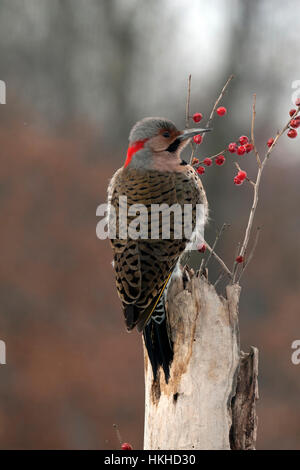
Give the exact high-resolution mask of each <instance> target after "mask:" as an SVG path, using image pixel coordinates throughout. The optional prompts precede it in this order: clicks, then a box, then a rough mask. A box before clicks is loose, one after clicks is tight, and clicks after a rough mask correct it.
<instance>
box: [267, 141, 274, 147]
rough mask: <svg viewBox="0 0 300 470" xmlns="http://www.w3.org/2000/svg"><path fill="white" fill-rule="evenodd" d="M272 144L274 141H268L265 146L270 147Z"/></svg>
mask: <svg viewBox="0 0 300 470" xmlns="http://www.w3.org/2000/svg"><path fill="white" fill-rule="evenodd" d="M273 143H274V139H269V140H268V142H267V146H268V147H272V145H273Z"/></svg>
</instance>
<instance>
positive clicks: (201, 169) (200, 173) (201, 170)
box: [197, 166, 205, 175]
mask: <svg viewBox="0 0 300 470" xmlns="http://www.w3.org/2000/svg"><path fill="white" fill-rule="evenodd" d="M197 173H198V174H199V175H203V173H205V168H204V166H198V168H197Z"/></svg>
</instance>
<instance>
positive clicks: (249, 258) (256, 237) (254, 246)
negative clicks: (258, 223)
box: [238, 227, 261, 282]
mask: <svg viewBox="0 0 300 470" xmlns="http://www.w3.org/2000/svg"><path fill="white" fill-rule="evenodd" d="M260 230H261V229H260V227H257V231H256V236H255V240H254V244H253V247H252V250H251V252H250V255H249V257H248V258H247V260H246V261H245V264H244V266H243V269H242V270H241V273H240V275H239V278H238V282H240V280H241V277H242V275H243V274H244V272H245V269H246V268H247V266H248V264H249V263H250V261H251V260H252V258H253V255H254V252H255V250H256V247H257V243H258V239H259V235H260Z"/></svg>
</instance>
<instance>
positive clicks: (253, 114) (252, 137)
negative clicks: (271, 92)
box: [251, 93, 261, 168]
mask: <svg viewBox="0 0 300 470" xmlns="http://www.w3.org/2000/svg"><path fill="white" fill-rule="evenodd" d="M255 117H256V93H254V95H253V104H252V123H251V142H252V145H253V150H254V153H255V156H256V161H257V164H258V166H259V168H260V167H261V160H260V156H259V153H258V151H257V148H256V144H255V138H254V127H255Z"/></svg>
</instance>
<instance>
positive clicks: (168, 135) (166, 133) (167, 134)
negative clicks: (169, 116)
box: [163, 131, 170, 139]
mask: <svg viewBox="0 0 300 470" xmlns="http://www.w3.org/2000/svg"><path fill="white" fill-rule="evenodd" d="M163 136H164V137H165V138H166V139H167V138H168V137H170V133H169V132H168V131H166V132H164V133H163Z"/></svg>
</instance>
